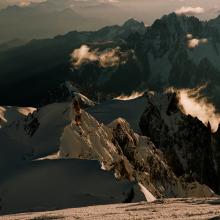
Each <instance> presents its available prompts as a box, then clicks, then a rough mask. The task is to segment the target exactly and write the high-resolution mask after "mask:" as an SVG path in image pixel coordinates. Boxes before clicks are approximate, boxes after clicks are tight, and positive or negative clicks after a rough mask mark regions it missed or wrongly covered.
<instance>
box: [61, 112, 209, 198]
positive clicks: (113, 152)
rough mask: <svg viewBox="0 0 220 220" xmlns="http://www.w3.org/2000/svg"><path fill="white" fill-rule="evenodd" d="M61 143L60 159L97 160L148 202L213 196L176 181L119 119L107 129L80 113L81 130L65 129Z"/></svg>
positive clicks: (195, 185) (144, 142) (146, 144)
mask: <svg viewBox="0 0 220 220" xmlns="http://www.w3.org/2000/svg"><path fill="white" fill-rule="evenodd" d="M72 114H73V115H74V112H72ZM60 143H61V144H60V152H59V156H60V157H61V158H81V159H89V160H99V161H100V163H102V168H103V169H105V170H110V171H113V172H114V173H115V175H116V177H117V178H119V179H124V178H126V179H129V180H130V181H134V180H135V181H137V182H138V183H139V184H141V186H142V187H143V188H144V189H145V190H147V191H148V194H150V195H151V196H150V198H149V197H148V196H147V200H150V199H151V198H152V196H153V197H156V198H159V197H173V196H175V197H185V196H190V195H191V196H203V195H202V194H201V193H199V190H201V189H202V191H203V192H204V194H205V195H208V196H211V195H212V191H211V190H210V189H209V188H208V187H206V186H201V185H200V184H199V183H198V182H194V181H192V182H193V183H192V184H191V183H188V182H187V181H185V180H184V179H178V178H177V177H176V176H175V174H174V173H173V171H172V169H171V168H170V167H169V166H168V165H167V161H166V158H165V157H164V156H163V154H162V152H160V151H159V150H157V148H156V147H155V145H154V144H153V142H151V141H150V139H149V138H147V137H142V136H140V135H138V134H136V133H134V132H133V130H132V129H131V128H130V125H129V124H128V122H126V121H125V120H124V119H122V118H119V119H116V120H114V121H113V122H112V123H110V124H109V125H107V126H106V125H104V124H100V123H99V122H98V121H97V120H96V119H95V118H93V117H92V116H91V115H89V114H88V113H87V112H85V111H83V113H82V124H81V126H80V127H78V126H77V125H75V124H74V123H71V124H70V125H68V126H66V127H65V129H64V132H63V134H62V137H61V140H60Z"/></svg>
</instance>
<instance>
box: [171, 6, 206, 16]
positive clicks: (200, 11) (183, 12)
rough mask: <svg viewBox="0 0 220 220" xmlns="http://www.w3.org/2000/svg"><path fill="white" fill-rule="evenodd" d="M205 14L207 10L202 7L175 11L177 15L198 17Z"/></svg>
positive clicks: (183, 8) (182, 8)
mask: <svg viewBox="0 0 220 220" xmlns="http://www.w3.org/2000/svg"><path fill="white" fill-rule="evenodd" d="M204 12H205V9H204V8H202V7H185V6H183V7H181V8H179V9H177V10H176V11H175V13H176V14H177V15H189V16H191V15H198V14H203V13H204Z"/></svg>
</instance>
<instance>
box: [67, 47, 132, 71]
mask: <svg viewBox="0 0 220 220" xmlns="http://www.w3.org/2000/svg"><path fill="white" fill-rule="evenodd" d="M127 57H128V53H127V52H121V51H120V48H119V47H116V48H114V49H108V50H105V51H99V50H98V49H95V50H91V49H90V48H89V47H88V46H87V45H82V46H81V47H80V48H79V49H76V50H74V51H73V53H72V54H71V59H72V63H73V66H74V67H75V68H79V67H80V66H81V65H82V64H84V63H86V62H98V63H99V65H100V66H101V67H104V68H106V67H114V66H118V65H119V64H124V63H126V61H127Z"/></svg>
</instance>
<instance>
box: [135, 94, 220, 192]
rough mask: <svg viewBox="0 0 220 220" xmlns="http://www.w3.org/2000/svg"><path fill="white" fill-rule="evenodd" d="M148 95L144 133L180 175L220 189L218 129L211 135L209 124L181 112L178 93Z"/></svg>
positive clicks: (144, 117) (141, 126)
mask: <svg viewBox="0 0 220 220" xmlns="http://www.w3.org/2000/svg"><path fill="white" fill-rule="evenodd" d="M147 97H148V102H147V107H146V110H145V112H144V113H143V115H142V117H141V119H140V123H139V125H140V128H141V131H142V133H143V134H144V135H146V136H148V137H150V139H151V140H152V141H153V143H154V144H155V145H156V146H157V147H158V148H159V149H160V150H162V151H163V153H164V155H165V157H166V159H167V161H168V164H169V165H170V166H171V168H172V170H173V171H174V173H175V174H176V175H177V176H182V175H186V176H187V177H188V180H189V181H195V180H196V181H198V182H200V183H201V184H207V185H208V186H209V187H211V188H212V189H213V190H215V191H216V192H219V183H220V175H219V168H220V167H219V153H218V152H219V146H220V145H219V142H218V141H217V140H218V138H217V137H218V132H217V133H216V134H212V133H211V129H210V126H209V125H208V126H207V127H206V126H205V125H204V124H203V123H202V122H201V121H200V120H199V119H197V118H193V117H191V116H190V115H185V114H184V113H182V111H181V110H180V108H179V107H178V98H177V96H176V94H175V93H167V94H154V95H147Z"/></svg>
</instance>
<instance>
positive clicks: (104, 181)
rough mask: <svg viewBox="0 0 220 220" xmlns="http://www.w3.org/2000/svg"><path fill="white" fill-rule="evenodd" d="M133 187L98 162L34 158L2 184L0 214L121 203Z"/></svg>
mask: <svg viewBox="0 0 220 220" xmlns="http://www.w3.org/2000/svg"><path fill="white" fill-rule="evenodd" d="M132 190H133V183H131V182H128V181H126V180H124V181H117V180H116V179H115V178H114V175H113V174H112V173H110V172H107V171H103V170H101V169H100V164H99V163H98V162H97V161H86V160H77V159H75V160H44V161H37V162H36V161H35V162H32V163H30V164H29V166H28V167H27V166H26V167H25V168H22V169H20V170H18V171H17V172H16V173H15V174H14V175H13V177H10V178H8V179H7V180H5V181H4V182H3V183H2V184H0V207H1V210H0V213H16V212H21V211H30V210H31V211H34V210H50V209H61V208H68V207H81V206H88V205H94V204H96V205H97V204H109V203H120V202H124V201H126V200H127V199H128V198H129V195H130V193H131V192H132Z"/></svg>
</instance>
